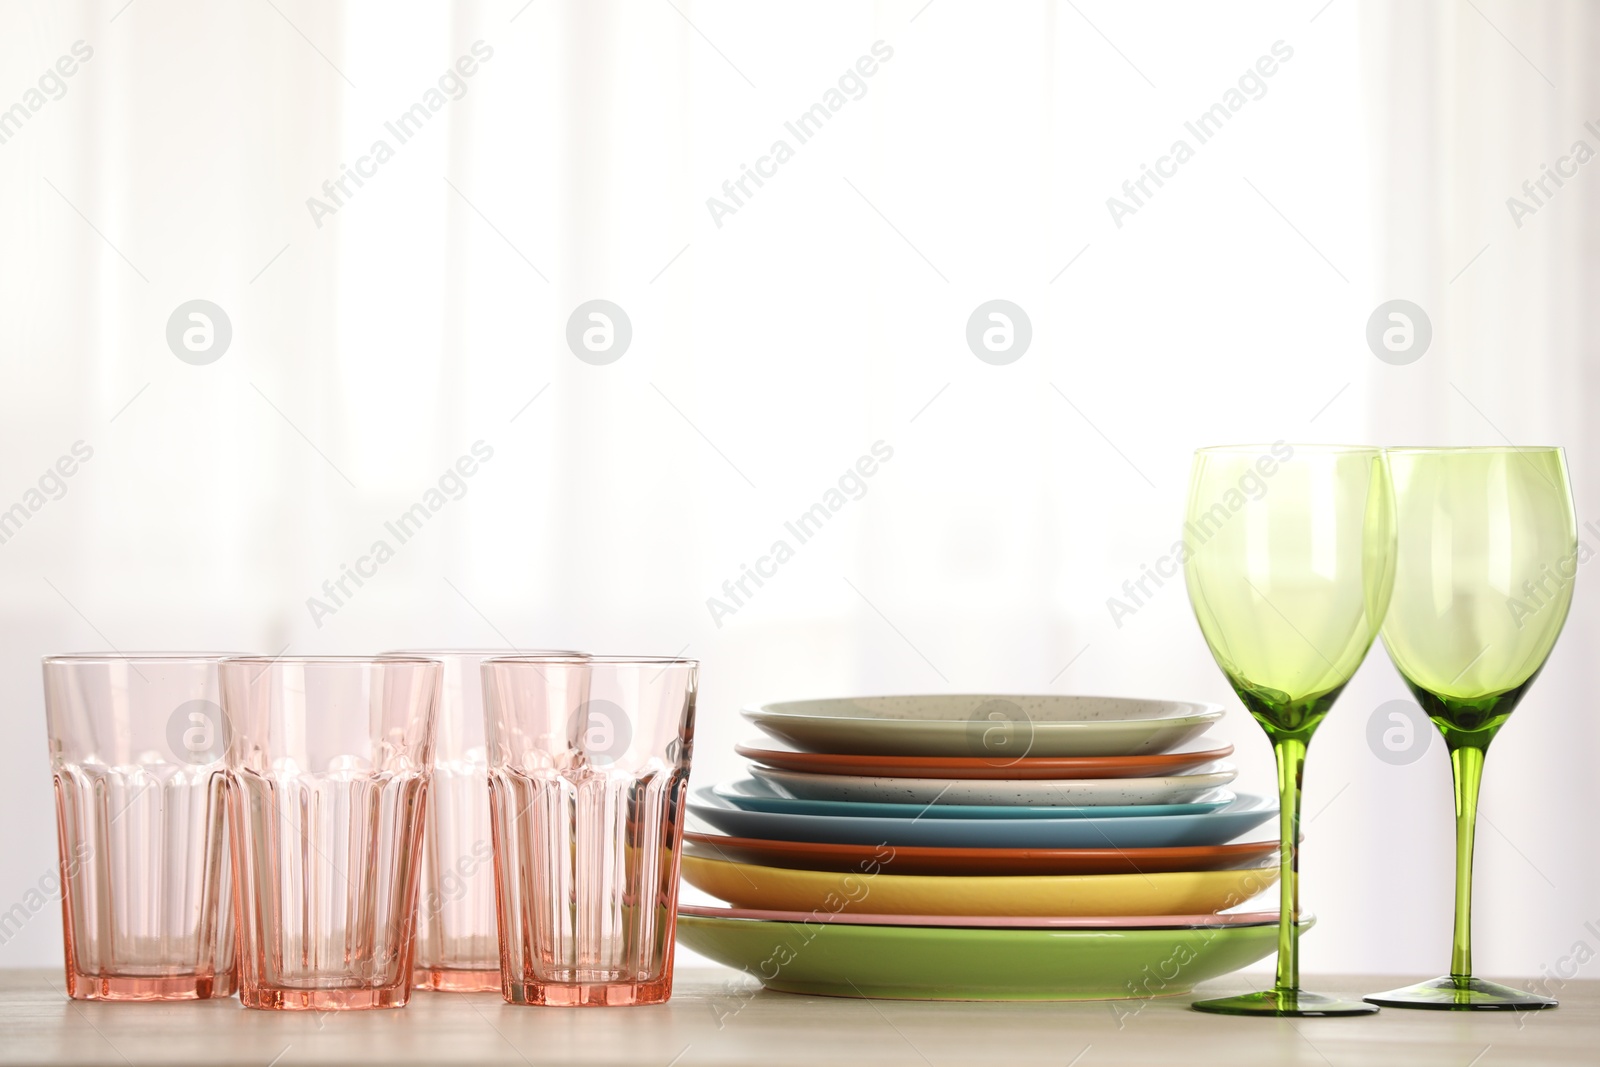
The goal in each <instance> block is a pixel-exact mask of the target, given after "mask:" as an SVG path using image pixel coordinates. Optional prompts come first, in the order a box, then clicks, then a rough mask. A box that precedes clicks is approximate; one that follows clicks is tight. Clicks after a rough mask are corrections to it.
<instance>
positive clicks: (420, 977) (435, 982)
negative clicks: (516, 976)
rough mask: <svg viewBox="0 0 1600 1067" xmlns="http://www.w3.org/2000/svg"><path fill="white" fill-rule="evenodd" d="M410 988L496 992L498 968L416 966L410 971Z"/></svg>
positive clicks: (439, 990)
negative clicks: (471, 968) (470, 968)
mask: <svg viewBox="0 0 1600 1067" xmlns="http://www.w3.org/2000/svg"><path fill="white" fill-rule="evenodd" d="M411 988H413V989H428V990H434V991H437V992H443V993H498V992H500V968H499V967H498V966H495V967H493V968H489V969H483V970H478V969H473V970H468V969H467V968H464V967H418V968H416V969H415V970H414V971H412V972H411Z"/></svg>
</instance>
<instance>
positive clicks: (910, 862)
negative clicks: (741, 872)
mask: <svg viewBox="0 0 1600 1067" xmlns="http://www.w3.org/2000/svg"><path fill="white" fill-rule="evenodd" d="M683 840H684V842H685V845H686V851H687V852H688V853H689V854H691V855H698V856H705V857H707V858H710V859H719V860H733V861H735V862H738V863H753V864H758V865H762V866H767V867H793V868H797V869H800V870H810V871H867V870H870V869H871V867H872V864H874V863H877V864H879V865H880V866H881V868H882V869H884V870H891V871H895V872H896V873H902V874H1134V873H1138V872H1141V871H1142V872H1157V871H1226V870H1236V869H1240V868H1245V867H1257V866H1260V865H1261V864H1263V863H1266V862H1268V860H1269V859H1270V858H1271V857H1272V856H1274V855H1276V853H1277V851H1278V842H1276V841H1244V842H1239V843H1237V844H1232V845H1183V846H1178V847H1176V848H935V847H930V846H926V845H845V844H830V843H824V842H819V841H763V840H760V839H757V838H752V837H729V836H727V835H725V834H702V833H696V832H695V831H693V830H690V831H687V832H685V833H684V835H683Z"/></svg>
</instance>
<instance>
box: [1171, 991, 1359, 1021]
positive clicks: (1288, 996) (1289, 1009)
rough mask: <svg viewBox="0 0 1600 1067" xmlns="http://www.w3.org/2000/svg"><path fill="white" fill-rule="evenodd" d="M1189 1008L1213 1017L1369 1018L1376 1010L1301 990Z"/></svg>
mask: <svg viewBox="0 0 1600 1067" xmlns="http://www.w3.org/2000/svg"><path fill="white" fill-rule="evenodd" d="M1189 1006H1190V1007H1191V1008H1193V1009H1194V1010H1195V1011H1204V1012H1210V1013H1211V1014H1213V1015H1280V1016H1283V1015H1288V1016H1319V1015H1371V1014H1373V1013H1374V1012H1376V1011H1377V1010H1378V1009H1377V1008H1375V1007H1373V1006H1372V1005H1371V1004H1363V1003H1362V1002H1361V1001H1359V1000H1341V999H1339V998H1338V997H1327V996H1323V995H1322V994H1321V993H1307V992H1306V991H1305V990H1303V989H1263V990H1262V991H1261V992H1259V993H1245V994H1242V995H1240V996H1237V997H1219V998H1218V999H1216V1000H1197V1001H1195V1002H1194V1003H1193V1004H1191V1005H1189Z"/></svg>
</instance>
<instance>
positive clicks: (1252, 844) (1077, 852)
mask: <svg viewBox="0 0 1600 1067" xmlns="http://www.w3.org/2000/svg"><path fill="white" fill-rule="evenodd" d="M1246 795H1248V794H1240V796H1241V797H1243V796H1246ZM683 835H684V837H685V838H686V839H688V840H689V841H690V842H691V843H692V844H696V845H700V844H705V842H701V841H697V840H695V838H708V837H709V838H721V839H725V840H727V841H728V842H731V843H732V845H731V847H733V848H749V847H751V846H757V847H760V846H767V845H778V846H780V848H779V849H778V851H780V852H781V851H784V848H783V847H781V846H809V847H812V848H844V849H866V850H869V851H872V852H875V851H876V850H877V849H879V848H882V847H883V846H881V845H860V844H856V843H854V842H850V841H787V840H784V839H782V838H775V837H740V836H737V835H735V834H725V833H721V832H717V833H709V834H708V833H703V832H701V831H699V830H690V829H687V828H685V830H684V832H683ZM713 847H715V846H713ZM891 847H892V848H894V849H895V850H896V851H897V852H899V851H907V852H910V853H912V854H913V855H914V856H916V857H917V858H926V859H944V858H948V859H954V858H955V857H954V856H946V855H927V854H928V853H941V854H945V853H963V854H974V858H976V857H977V856H978V855H982V854H984V853H996V854H1001V855H1003V856H1004V858H1008V859H1021V858H1023V857H1022V856H1020V855H1016V854H1017V853H1027V854H1030V855H1038V854H1041V853H1042V854H1043V856H1042V857H1041V858H1044V859H1055V858H1065V857H1066V856H1082V857H1084V858H1086V859H1111V858H1114V857H1118V856H1124V857H1132V858H1134V859H1137V858H1139V856H1140V855H1141V854H1145V853H1151V852H1168V853H1178V852H1193V851H1196V850H1205V851H1207V852H1208V853H1214V852H1218V851H1221V850H1225V849H1226V850H1233V851H1231V852H1229V853H1227V854H1228V855H1233V854H1245V855H1248V854H1249V852H1251V851H1254V850H1255V849H1261V848H1265V849H1267V850H1268V851H1271V850H1273V849H1277V848H1280V847H1282V843H1281V842H1280V841H1279V840H1278V839H1277V838H1271V839H1266V838H1263V839H1262V840H1259V841H1227V842H1224V843H1223V844H1220V845H1136V846H1132V847H1129V848H1114V847H1110V846H1106V847H1102V848H1018V847H1016V846H1012V845H1001V846H997V847H995V848H978V847H976V846H970V845H893V846H891ZM1151 858H1154V857H1151Z"/></svg>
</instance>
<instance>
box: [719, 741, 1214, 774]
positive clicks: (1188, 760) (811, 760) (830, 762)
mask: <svg viewBox="0 0 1600 1067" xmlns="http://www.w3.org/2000/svg"><path fill="white" fill-rule="evenodd" d="M734 751H736V752H738V753H739V755H741V756H743V757H744V758H745V759H748V760H752V761H754V762H756V763H759V764H761V765H762V766H765V767H774V768H776V769H778V770H780V771H805V772H810V773H812V774H852V775H867V776H872V777H877V778H999V779H1024V778H1026V779H1045V778H1060V779H1065V778H1156V777H1160V776H1162V775H1171V774H1182V773H1183V772H1184V771H1191V770H1194V769H1195V768H1196V767H1201V766H1204V765H1205V764H1207V763H1210V762H1212V761H1213V760H1219V759H1226V758H1227V757H1228V756H1231V755H1232V754H1233V746H1232V745H1222V746H1220V747H1216V748H1206V749H1196V750H1194V751H1192V752H1159V753H1156V754H1154V755H1149V756H1042V757H1028V758H1025V759H1018V760H1007V759H1001V758H999V757H976V756H846V755H834V754H832V753H828V752H793V751H790V750H788V749H781V748H764V747H762V746H761V745H758V744H745V745H735V746H734Z"/></svg>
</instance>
